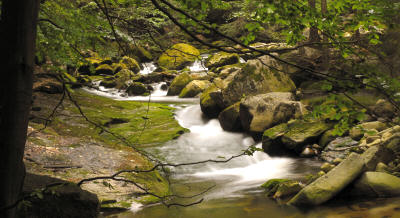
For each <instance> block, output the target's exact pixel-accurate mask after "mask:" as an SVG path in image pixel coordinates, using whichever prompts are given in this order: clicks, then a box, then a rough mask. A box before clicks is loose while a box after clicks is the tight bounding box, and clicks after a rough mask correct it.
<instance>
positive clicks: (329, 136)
mask: <svg viewBox="0 0 400 218" xmlns="http://www.w3.org/2000/svg"><path fill="white" fill-rule="evenodd" d="M334 133H335V130H333V129H331V130H328V131H326V132H324V134H322V136H321V138H320V139H319V142H318V145H319V146H321V148H322V149H324V148H325V147H326V146H327V145H328V144H329V143H330V142H331V141H333V140H335V139H336V138H337V137H338V136H337V135H335V134H334Z"/></svg>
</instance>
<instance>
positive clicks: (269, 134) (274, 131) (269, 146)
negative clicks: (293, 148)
mask: <svg viewBox="0 0 400 218" xmlns="http://www.w3.org/2000/svg"><path fill="white" fill-rule="evenodd" d="M287 131H288V124H287V123H282V124H279V125H277V126H274V127H272V128H269V129H267V130H265V132H264V133H263V136H262V148H263V150H264V152H265V153H267V154H269V155H271V156H274V155H282V154H285V153H287V149H286V148H285V146H284V145H283V143H282V141H281V137H282V136H283V135H284V134H285V133H286V132H287Z"/></svg>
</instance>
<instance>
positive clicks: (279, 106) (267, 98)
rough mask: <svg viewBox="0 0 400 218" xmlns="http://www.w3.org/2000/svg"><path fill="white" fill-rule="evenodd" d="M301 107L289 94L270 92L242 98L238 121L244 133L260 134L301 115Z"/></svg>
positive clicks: (302, 110)
mask: <svg viewBox="0 0 400 218" xmlns="http://www.w3.org/2000/svg"><path fill="white" fill-rule="evenodd" d="M303 112H304V108H303V105H302V104H301V103H300V102H298V101H294V96H293V94H292V93H290V92H271V93H267V94H260V95H255V96H249V97H246V98H244V99H243V100H242V101H241V103H240V120H241V122H242V126H243V128H244V129H245V130H246V131H249V132H255V133H262V132H263V131H264V130H265V129H268V128H270V127H272V126H274V125H276V124H280V123H284V122H287V121H289V120H290V119H292V118H299V117H301V116H302V115H303Z"/></svg>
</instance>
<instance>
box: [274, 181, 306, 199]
mask: <svg viewBox="0 0 400 218" xmlns="http://www.w3.org/2000/svg"><path fill="white" fill-rule="evenodd" d="M301 189H302V186H301V184H300V183H299V182H298V181H287V182H283V183H281V184H280V185H279V186H278V188H277V190H276V192H275V194H274V196H273V198H275V199H277V198H279V199H280V198H287V197H292V196H294V195H296V194H297V193H298V192H299V191H301Z"/></svg>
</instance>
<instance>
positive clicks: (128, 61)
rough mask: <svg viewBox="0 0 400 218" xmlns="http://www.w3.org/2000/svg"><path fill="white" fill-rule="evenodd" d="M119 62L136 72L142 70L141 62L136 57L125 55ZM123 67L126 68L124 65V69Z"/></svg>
mask: <svg viewBox="0 0 400 218" xmlns="http://www.w3.org/2000/svg"><path fill="white" fill-rule="evenodd" d="M119 63H120V64H121V65H122V64H123V65H125V66H126V68H128V69H129V70H131V71H132V72H134V73H138V72H139V71H140V66H139V63H138V62H137V61H136V60H135V59H133V58H131V57H128V56H124V57H123V58H122V59H121V60H120V62H119ZM123 68H124V67H122V69H123Z"/></svg>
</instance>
